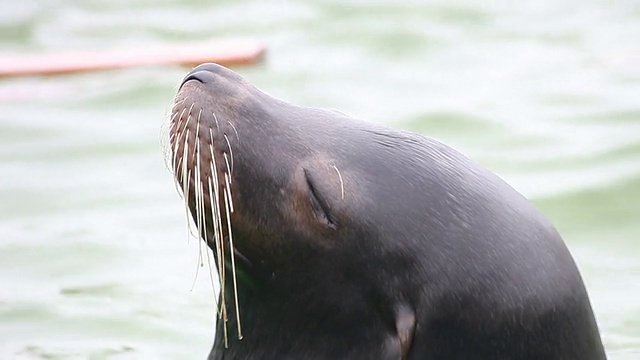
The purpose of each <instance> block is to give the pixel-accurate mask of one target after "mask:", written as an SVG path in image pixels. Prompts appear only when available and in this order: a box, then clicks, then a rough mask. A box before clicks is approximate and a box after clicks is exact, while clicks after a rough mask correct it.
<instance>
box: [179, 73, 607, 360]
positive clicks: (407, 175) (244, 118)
mask: <svg viewBox="0 0 640 360" xmlns="http://www.w3.org/2000/svg"><path fill="white" fill-rule="evenodd" d="M176 101H178V102H180V101H183V103H182V105H180V106H176V109H174V115H175V114H176V113H177V114H179V113H180V111H183V110H184V109H185V108H186V109H188V108H189V106H191V104H194V105H193V106H192V110H191V111H192V113H193V114H194V115H193V116H192V118H195V114H197V112H198V110H199V109H204V111H203V113H202V114H203V115H202V116H201V119H200V122H201V126H206V128H207V131H208V129H209V128H211V129H213V130H212V131H213V133H214V139H213V144H214V147H215V149H216V152H217V153H216V157H217V156H220V154H221V153H222V152H223V151H224V152H229V149H228V147H229V145H230V146H231V150H232V152H233V171H232V172H231V178H232V181H233V182H232V185H231V188H232V190H233V202H234V206H235V212H234V213H233V214H232V216H231V223H232V231H233V237H234V241H235V245H236V251H237V257H236V261H237V264H236V266H237V270H238V299H239V303H240V310H241V318H242V322H241V324H242V330H243V335H244V339H242V340H238V338H237V331H236V330H237V324H236V321H235V315H234V314H235V310H236V309H235V306H234V305H233V303H232V302H231V301H227V308H228V310H229V316H228V318H229V321H228V323H227V326H228V334H229V336H228V340H229V344H228V347H225V344H224V339H223V327H222V324H223V322H222V321H219V322H218V327H217V331H216V338H215V343H214V346H213V349H212V351H211V354H210V356H209V359H278V360H280V359H331V360H334V359H401V358H406V359H416V360H417V359H420V360H428V359H441V360H455V359H473V360H483V359H486V360H490V359H491V360H494V359H513V360H533V359H545V360H553V359H575V360H600V359H605V355H604V351H603V347H602V342H601V340H600V335H599V332H598V328H597V325H596V322H595V319H594V315H593V312H592V309H591V305H590V303H589V299H588V296H587V292H586V291H585V287H584V285H583V282H582V279H581V277H580V274H579V272H578V269H577V268H576V265H575V263H574V261H573V260H572V258H571V255H570V254H569V252H568V251H567V248H566V247H565V245H564V243H563V241H562V239H561V238H560V236H559V235H558V233H557V232H556V230H555V229H554V228H553V226H552V225H551V224H550V222H549V221H548V220H547V219H546V218H545V217H544V216H543V215H541V214H540V213H539V211H538V210H536V209H535V208H534V207H533V206H532V205H531V204H530V203H529V202H528V201H527V200H526V199H525V198H524V197H523V196H521V195H520V194H519V193H518V192H516V191H515V190H514V189H512V188H511V187H510V186H509V185H507V184H506V183H505V182H504V181H502V180H501V179H500V178H499V177H497V176H496V175H494V174H493V173H491V172H490V171H488V170H486V169H485V168H483V167H482V166H480V165H478V164H477V163H475V162H473V161H471V160H469V159H468V158H466V157H465V156H463V155H461V154H460V153H458V152H457V151H455V150H453V149H451V148H450V147H447V146H446V145H443V144H441V143H439V142H437V141H435V140H433V139H430V138H426V137H423V136H420V135H417V134H414V133H410V132H405V131H400V130H395V129H391V128H387V127H384V126H380V125H375V124H371V123H367V122H362V121H358V120H355V119H352V118H350V117H348V116H346V115H343V114H340V113H337V112H334V111H328V110H321V109H313V108H304V107H299V106H295V105H291V104H288V103H286V102H283V101H280V100H277V99H275V98H272V97H270V96H268V95H266V94H264V93H263V92H261V91H259V90H258V89H256V88H255V87H254V86H252V85H251V84H249V83H248V82H246V81H245V80H243V79H242V78H241V77H239V76H238V75H237V74H235V73H234V72H232V71H230V70H228V69H226V68H223V67H221V66H217V65H214V64H205V65H201V66H200V67H198V68H196V69H194V70H193V71H192V72H191V74H190V75H189V76H188V77H187V78H186V79H185V82H184V83H183V85H182V87H181V89H180V91H179V93H178V95H177V97H176ZM186 113H187V111H183V114H184V115H183V116H182V117H181V118H182V119H185V117H186V116H187V115H186ZM212 113H213V114H215V115H216V118H217V120H218V124H217V125H216V124H215V121H214V119H213V116H212V115H211V114H212ZM174 118H179V116H174ZM192 121H193V120H192ZM229 122H230V123H232V124H233V125H234V126H235V129H232V128H231V126H230V125H229ZM187 127H188V128H190V129H191V137H192V139H188V141H189V142H190V143H191V144H194V143H195V142H196V141H200V142H201V143H202V144H203V145H205V144H209V143H210V142H211V139H210V138H209V135H208V134H207V135H203V136H201V137H200V138H199V139H195V135H194V134H195V125H194V124H191V123H189V124H188V125H187ZM236 130H237V134H236ZM223 134H226V135H227V136H228V139H229V144H227V143H226V142H225V141H222V140H220V139H222V135H223ZM178 143H179V141H178ZM173 145H174V146H179V145H175V144H173ZM178 153H180V151H178ZM206 160H207V159H202V161H203V162H206ZM187 161H188V166H190V167H194V166H195V162H194V160H193V158H190V159H188V160H187ZM176 173H178V171H177V172H176ZM219 173H220V172H219ZM202 176H203V177H206V176H207V174H203V175H202ZM179 180H180V181H182V180H181V179H179ZM190 181H193V179H191V180H190ZM196 181H198V179H196ZM221 186H222V185H221ZM187 196H190V197H191V198H192V197H193V195H192V194H188V195H187ZM191 210H192V213H193V214H195V210H194V209H193V206H192V208H191ZM208 211H210V209H209V210H208ZM208 221H210V219H209V220H208ZM203 237H207V234H203ZM207 238H208V239H210V238H211V237H210V236H209V237H207ZM209 243H210V246H212V245H211V242H210V241H209ZM226 266H227V267H229V261H226ZM226 275H227V281H226V284H227V286H226V288H225V289H224V291H225V292H226V298H227V299H233V296H234V294H233V288H232V287H231V285H230V284H231V279H230V278H229V277H230V276H231V270H230V269H228V270H227V271H226ZM400 339H403V340H402V341H401V340H400Z"/></svg>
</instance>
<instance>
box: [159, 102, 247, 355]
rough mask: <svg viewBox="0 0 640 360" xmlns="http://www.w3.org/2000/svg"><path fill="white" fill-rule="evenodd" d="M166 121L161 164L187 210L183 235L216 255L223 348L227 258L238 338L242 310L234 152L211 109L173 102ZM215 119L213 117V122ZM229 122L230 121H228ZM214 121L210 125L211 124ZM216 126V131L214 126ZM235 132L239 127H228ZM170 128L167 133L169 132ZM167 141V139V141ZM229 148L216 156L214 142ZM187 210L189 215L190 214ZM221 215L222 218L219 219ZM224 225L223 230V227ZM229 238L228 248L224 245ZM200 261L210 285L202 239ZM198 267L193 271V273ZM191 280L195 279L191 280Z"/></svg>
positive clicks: (225, 327)
mask: <svg viewBox="0 0 640 360" xmlns="http://www.w3.org/2000/svg"><path fill="white" fill-rule="evenodd" d="M167 118H168V119H169V121H168V124H166V125H165V126H164V127H163V132H164V133H165V134H164V136H163V141H162V145H163V150H164V154H165V164H166V165H167V168H169V171H171V172H172V174H173V175H174V176H173V177H174V181H175V185H176V189H177V191H178V194H179V195H180V196H181V197H182V198H183V199H184V205H185V209H186V212H187V235H188V238H190V237H191V236H193V237H195V238H202V240H204V243H205V244H206V245H208V246H209V247H210V248H211V249H212V250H213V253H214V261H215V263H216V265H217V268H216V272H217V274H218V281H219V284H220V289H221V290H220V302H219V303H218V302H216V308H217V313H218V318H219V320H220V321H223V324H224V326H223V329H224V339H225V346H228V334H227V322H228V310H227V299H226V294H225V291H224V290H225V289H226V285H227V284H226V279H227V274H226V269H227V260H228V259H230V265H231V278H232V282H233V284H232V286H233V293H234V299H233V300H234V305H235V308H236V312H235V313H236V321H237V325H238V327H237V328H238V339H242V326H241V324H240V309H239V302H238V285H237V275H236V264H235V255H234V251H235V248H234V244H233V233H232V231H231V214H232V213H233V212H234V206H233V196H232V194H231V184H232V176H231V175H232V173H233V151H232V150H231V142H230V141H229V137H228V136H227V135H226V134H221V135H218V137H217V138H216V137H215V136H214V134H219V133H220V127H219V122H218V118H217V116H216V115H215V114H214V113H211V114H208V113H205V114H203V109H202V108H200V109H197V106H196V103H195V102H192V103H191V104H190V105H189V104H188V99H187V98H182V99H177V98H176V100H174V103H173V106H172V107H171V109H170V115H169V116H167ZM211 120H213V121H211ZM229 124H231V123H230V122H229ZM212 125H213V126H212ZM214 127H215V129H214ZM231 127H232V128H233V131H234V132H235V133H236V138H237V129H236V128H235V127H234V126H233V125H231ZM167 132H168V136H167V134H166V133H167ZM167 140H168V141H167ZM216 140H218V141H221V142H222V143H221V144H220V145H224V147H223V148H226V149H228V150H229V154H227V152H226V151H222V155H221V156H220V155H218V159H219V160H220V161H219V162H217V160H216V147H215V145H214V141H216ZM189 213H191V216H189ZM223 217H224V218H225V219H223ZM225 228H226V231H225ZM225 241H228V246H225ZM199 244H200V245H199V251H198V264H199V267H200V266H204V260H205V258H206V262H207V266H208V267H209V274H210V277H211V282H212V286H213V274H212V264H211V260H210V256H209V252H208V250H207V247H206V246H205V249H204V253H205V254H206V256H203V249H202V242H199ZM197 274H198V271H197V270H196V275H195V276H196V277H197ZM194 284H195V279H194Z"/></svg>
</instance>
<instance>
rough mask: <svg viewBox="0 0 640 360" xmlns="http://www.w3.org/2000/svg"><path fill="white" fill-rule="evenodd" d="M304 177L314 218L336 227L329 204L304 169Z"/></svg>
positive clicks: (333, 227) (332, 227)
mask: <svg viewBox="0 0 640 360" xmlns="http://www.w3.org/2000/svg"><path fill="white" fill-rule="evenodd" d="M304 177H305V179H306V180H307V186H308V187H309V201H310V202H311V208H312V209H313V213H314V215H315V216H316V219H318V221H320V222H321V223H322V224H324V225H325V226H328V227H330V228H331V229H334V230H335V229H337V228H338V225H337V223H336V221H335V219H334V218H333V217H332V216H331V213H330V212H329V206H328V205H327V203H326V201H325V199H324V198H323V197H322V196H321V195H320V193H319V192H318V190H317V187H316V186H314V184H313V179H312V177H311V175H310V174H309V172H308V171H307V170H306V169H305V170H304Z"/></svg>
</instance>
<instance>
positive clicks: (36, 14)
mask: <svg viewBox="0 0 640 360" xmlns="http://www.w3.org/2000/svg"><path fill="white" fill-rule="evenodd" d="M223 36H224V37H227V36H246V37H251V38H255V39H259V40H261V41H264V42H265V43H266V44H267V45H268V46H269V53H268V57H267V59H266V61H265V62H264V63H263V64H261V65H258V66H254V67H248V68H239V69H237V70H238V71H240V72H241V73H242V74H243V75H244V76H245V77H247V78H248V79H249V80H250V81H252V82H254V83H256V84H257V85H258V86H259V87H261V88H262V89H264V90H266V91H267V92H269V93H271V94H273V95H276V96H278V97H281V98H283V99H286V100H288V101H291V102H295V103H299V104H305V105H314V106H323V107H331V108H335V109H340V110H341V111H343V112H346V113H350V114H352V115H354V116H356V117H360V118H365V119H368V120H371V121H375V122H382V123H387V124H389V125H392V126H397V127H403V128H408V129H413V130H416V131H420V132H423V133H425V134H428V135H431V136H434V137H437V138H439V139H442V140H444V141H445V142H447V143H449V144H451V145H453V146H454V147H456V148H458V149H460V150H462V151H463V152H465V153H467V154H468V155H470V156H471V157H473V158H475V159H477V160H479V161H481V162H483V163H484V164H485V165H487V166H488V167H489V168H491V169H493V170H494V171H496V172H497V173H499V174H500V175H501V176H503V177H504V178H505V179H507V181H509V182H510V183H511V184H513V185H514V186H515V187H516V188H517V189H518V190H520V191H521V192H523V193H524V194H526V195H527V196H528V197H530V198H531V199H532V200H533V201H534V202H535V203H536V204H537V205H539V206H540V208H541V209H542V210H543V211H544V212H545V213H546V214H547V215H548V216H549V217H550V218H551V219H552V220H553V221H554V223H555V224H556V225H557V227H558V229H559V230H560V232H561V233H562V234H563V236H564V237H565V239H566V241H567V243H568V245H569V247H570V249H571V251H572V253H573V254H574V257H575V259H576V261H577V262H578V264H579V266H580V268H581V270H582V273H583V276H584V279H585V282H586V284H587V287H588V289H589V292H590V294H591V299H592V302H593V306H594V309H595V312H596V315H597V319H598V322H599V324H600V327H601V330H602V336H603V339H604V342H605V344H606V347H607V352H608V353H609V356H610V358H611V359H615V360H623V359H640V244H638V238H639V237H640V4H639V3H638V2H637V1H635V0H628V1H625V0H620V1H604V0H603V1H599V0H580V1H578V0H565V1H553V2H552V1H542V2H541V1H526V2H514V1H508V0H496V1H489V2H478V1H458V0H456V1H444V0H442V1H403V2H393V1H389V0H387V1H372V2H366V1H355V0H354V1H351V2H349V1H344V0H341V1H311V0H308V1H297V2H293V1H291V2H287V1H253V2H248V1H242V2H240V1H234V2H232V1H229V2H220V1H193V2H191V3H190V4H186V3H185V2H182V1H177V0H160V1H156V0H154V1H151V0H139V1H129V0H127V1H124V0H119V1H115V0H114V1H97V0H90V1H89V0H84V1H80V0H77V1H71V0H57V1H45V0H41V1H36V0H24V1H16V2H8V1H5V2H4V3H3V4H2V5H1V6H0V56H3V55H2V54H8V53H25V52H34V51H62V50H68V49H109V48H116V49H119V48H127V47H150V46H154V45H163V44H168V43H171V42H185V41H200V40H207V39H213V38H216V37H223ZM187 70H188V69H184V68H179V67H162V68H146V69H144V68H142V69H130V70H121V71H111V72H103V73H91V74H81V75H72V76H64V77H50V78H20V79H8V80H7V79H5V80H0V359H92V360H99V359H204V358H205V357H206V355H207V353H208V350H209V348H210V346H211V342H212V339H213V332H214V330H213V329H214V312H215V308H214V300H213V295H212V294H213V292H212V287H211V284H210V281H209V279H208V278H207V276H206V275H205V274H204V273H202V272H201V273H200V275H199V276H198V278H197V281H196V283H195V286H193V290H192V282H193V279H194V275H195V270H196V267H197V266H196V265H197V253H198V248H197V245H196V244H195V242H194V241H191V242H190V243H189V242H188V241H187V236H186V227H185V220H184V210H183V209H182V207H181V203H180V200H179V198H178V196H177V194H176V192H175V190H174V186H173V184H172V181H171V175H170V174H169V173H168V171H166V170H165V167H164V162H163V158H162V152H161V147H160V140H159V138H160V135H159V134H160V126H161V123H162V122H163V119H164V118H165V113H166V110H167V107H168V105H169V103H170V100H171V98H172V96H173V94H174V91H175V89H176V85H177V84H178V82H179V81H180V79H181V78H182V76H183V75H184V74H185V73H186V71H187Z"/></svg>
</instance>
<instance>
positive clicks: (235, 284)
mask: <svg viewBox="0 0 640 360" xmlns="http://www.w3.org/2000/svg"><path fill="white" fill-rule="evenodd" d="M225 175H226V174H225ZM225 179H226V180H227V184H226V185H227V187H226V189H227V191H225V193H224V199H225V208H226V210H227V230H229V247H230V249H229V252H230V257H231V271H232V272H233V275H232V277H233V294H234V297H235V302H236V321H237V322H238V339H239V340H242V325H241V322H240V306H239V305H238V282H237V276H236V261H235V255H234V250H235V247H234V245H233V235H232V234H231V210H230V208H229V203H230V199H231V193H230V191H231V190H230V188H229V181H228V179H229V178H228V176H225Z"/></svg>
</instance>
